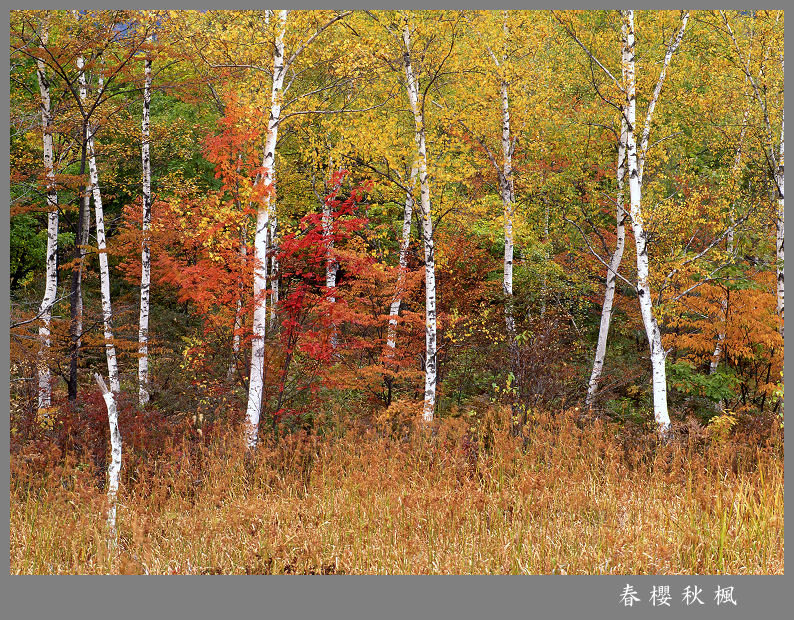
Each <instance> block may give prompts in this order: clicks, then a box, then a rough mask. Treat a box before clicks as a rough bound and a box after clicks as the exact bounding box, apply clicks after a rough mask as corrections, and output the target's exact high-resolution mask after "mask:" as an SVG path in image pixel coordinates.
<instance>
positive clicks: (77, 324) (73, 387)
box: [68, 126, 91, 402]
mask: <svg viewBox="0 0 794 620" xmlns="http://www.w3.org/2000/svg"><path fill="white" fill-rule="evenodd" d="M83 135H84V138H83V148H82V151H83V153H82V161H81V163H80V176H82V175H84V174H85V169H86V165H87V161H86V160H87V150H88V147H87V145H86V141H87V136H88V128H87V126H86V129H85V131H84V132H83ZM90 231H91V184H90V183H87V184H86V186H85V188H84V189H83V195H82V196H81V197H80V213H79V215H78V217H77V236H76V238H75V251H74V257H75V259H76V261H77V262H76V264H75V266H74V268H73V269H72V282H71V288H70V292H69V297H70V304H69V306H70V327H69V334H70V337H71V341H72V343H71V353H70V359H69V384H68V389H69V401H70V402H74V401H75V400H77V359H78V357H79V355H80V346H81V344H82V337H83V267H84V265H83V263H84V261H85V251H86V246H87V245H88V236H89V233H90Z"/></svg>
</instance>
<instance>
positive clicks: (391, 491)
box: [10, 410, 784, 574]
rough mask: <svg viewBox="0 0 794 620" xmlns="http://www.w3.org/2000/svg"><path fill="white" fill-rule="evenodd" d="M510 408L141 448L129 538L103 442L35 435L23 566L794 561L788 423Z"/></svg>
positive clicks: (14, 541) (129, 493)
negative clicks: (787, 547)
mask: <svg viewBox="0 0 794 620" xmlns="http://www.w3.org/2000/svg"><path fill="white" fill-rule="evenodd" d="M507 417H508V416H507V414H506V413H504V412H502V411H499V410H491V411H489V412H487V413H486V415H485V416H484V418H481V419H479V420H478V421H477V422H476V423H475V422H472V421H464V420H463V419H460V418H459V419H446V420H441V421H438V422H436V423H435V425H434V427H433V428H432V429H427V428H418V427H415V426H412V425H411V424H410V423H408V424H394V423H393V420H391V421H390V423H389V424H388V425H387V424H384V423H383V421H380V422H375V423H372V424H370V425H367V426H365V425H361V426H358V427H356V428H353V429H349V430H347V431H346V432H344V433H341V432H339V433H336V434H328V435H325V436H322V435H318V434H314V433H311V432H307V431H305V430H301V431H297V432H292V433H289V434H285V435H283V436H281V437H279V438H277V439H276V438H274V437H272V436H270V437H269V438H268V439H266V440H265V442H264V443H263V444H262V445H261V446H260V448H259V449H258V450H257V452H256V453H255V454H254V455H253V456H250V455H246V453H245V450H244V448H243V446H242V445H241V442H240V441H239V438H240V436H241V432H240V429H239V427H234V426H230V427H229V428H227V429H225V430H222V431H218V432H216V433H215V434H214V436H213V437H212V439H211V440H210V439H208V438H206V437H205V438H204V440H195V437H194V439H190V438H189V436H185V437H184V438H183V439H181V440H180V441H179V442H175V443H173V444H172V445H170V446H169V449H168V453H167V454H166V453H163V454H161V455H159V456H157V457H153V456H151V455H150V456H149V457H147V458H136V456H135V454H134V452H133V453H131V454H129V455H125V458H126V459H127V460H126V462H125V467H124V469H123V470H122V485H121V492H120V493H121V494H120V497H119V501H120V505H119V510H118V531H119V546H118V549H117V551H116V552H114V553H111V552H110V551H109V549H108V546H107V543H106V539H107V531H106V524H105V514H106V503H105V502H106V499H105V495H104V492H103V490H102V488H101V486H102V484H101V480H102V468H101V467H99V466H98V465H97V464H96V463H95V460H96V459H92V458H90V457H87V456H84V455H81V454H76V452H75V451H74V450H72V451H70V450H68V449H62V448H57V447H55V446H50V447H49V448H48V449H49V450H50V451H49V452H47V451H46V450H45V448H44V447H43V446H41V445H39V446H38V448H37V451H34V450H33V449H32V448H30V447H28V449H26V450H19V451H18V452H17V453H14V454H12V458H11V532H10V534H11V549H10V552H11V553H10V555H11V566H10V569H11V572H12V573H150V574H155V573H190V574H197V573H203V574H206V573H211V574H226V573H243V574H244V573H249V574H250V573H253V574H259V573H571V574H572V573H590V574H592V573H622V574H643V573H662V574H670V573H695V574H713V573H731V574H740V573H765V574H766V573H783V535H784V526H783V516H784V512H783V455H782V453H783V448H782V445H783V441H782V432H781V431H780V430H779V429H773V430H772V431H771V434H769V435H768V436H767V437H766V438H765V439H764V440H763V441H761V442H759V441H758V439H757V438H748V437H741V436H738V435H736V434H734V435H732V436H731V437H728V438H726V437H724V436H722V435H720V436H719V437H717V436H716V435H710V434H709V433H708V432H707V431H702V430H697V431H696V430H694V429H693V428H692V427H682V428H678V429H676V431H675V433H674V436H673V438H672V439H671V440H670V441H668V442H666V443H659V442H658V441H657V440H656V439H655V438H654V437H653V436H652V435H650V434H643V433H639V432H627V431H626V429H625V428H619V427H617V426H615V425H612V424H610V423H605V422H603V421H601V420H582V419H581V417H579V416H578V415H576V414H575V412H567V413H562V414H558V415H555V416H551V415H536V416H534V418H533V419H531V420H530V421H529V422H528V423H527V424H526V426H525V427H524V428H523V429H521V430H520V431H519V432H516V431H515V429H513V428H511V425H510V424H509V421H508V420H507ZM387 426H388V428H387ZM133 449H134V448H131V450H133ZM34 452H35V454H34ZM56 463H57V465H55V464H56Z"/></svg>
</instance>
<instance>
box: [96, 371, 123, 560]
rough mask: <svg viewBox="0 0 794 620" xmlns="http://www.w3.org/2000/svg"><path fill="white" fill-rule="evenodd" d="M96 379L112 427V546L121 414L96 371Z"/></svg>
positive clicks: (115, 536) (110, 488) (119, 453)
mask: <svg viewBox="0 0 794 620" xmlns="http://www.w3.org/2000/svg"><path fill="white" fill-rule="evenodd" d="M94 379H95V380H96V382H97V385H99V388H100V389H101V390H102V397H103V398H104V399H105V407H106V409H107V411H108V426H109V427H110V464H109V465H108V538H109V542H110V545H111V547H115V546H116V544H117V542H118V535H117V531H116V496H117V494H118V491H119V472H120V471H121V432H120V431H119V414H118V410H117V409H116V398H115V395H114V394H113V392H112V391H110V390H108V387H107V385H105V381H104V379H102V377H101V375H100V374H99V373H94Z"/></svg>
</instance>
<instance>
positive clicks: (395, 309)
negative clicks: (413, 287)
mask: <svg viewBox="0 0 794 620" xmlns="http://www.w3.org/2000/svg"><path fill="white" fill-rule="evenodd" d="M417 173H418V167H417V165H414V166H412V168H411V181H410V185H409V186H408V187H409V191H407V192H405V208H404V209H403V227H402V238H401V240H400V262H399V267H398V271H397V284H396V285H395V288H394V299H393V300H392V302H391V307H390V308H389V327H388V331H387V335H386V347H387V350H386V356H387V358H389V359H391V358H393V357H394V348H395V346H396V344H397V320H398V317H399V315H400V306H401V305H402V299H403V294H404V293H405V276H406V272H407V268H408V245H409V244H410V243H411V217H413V211H414V195H413V189H414V185H415V184H416V175H417Z"/></svg>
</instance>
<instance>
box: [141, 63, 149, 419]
mask: <svg viewBox="0 0 794 620" xmlns="http://www.w3.org/2000/svg"><path fill="white" fill-rule="evenodd" d="M144 76H145V79H144V85H143V119H142V121H141V161H142V164H143V201H142V202H143V226H142V228H143V231H142V232H143V238H142V241H141V313H140V320H139V323H138V355H139V357H138V404H139V405H140V406H141V407H143V406H144V405H145V404H146V403H147V402H149V285H150V281H151V254H150V248H149V235H150V228H151V219H152V191H151V187H152V172H151V160H150V158H149V106H150V103H151V88H152V61H151V60H150V59H149V58H148V56H147V58H146V60H145V61H144Z"/></svg>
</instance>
